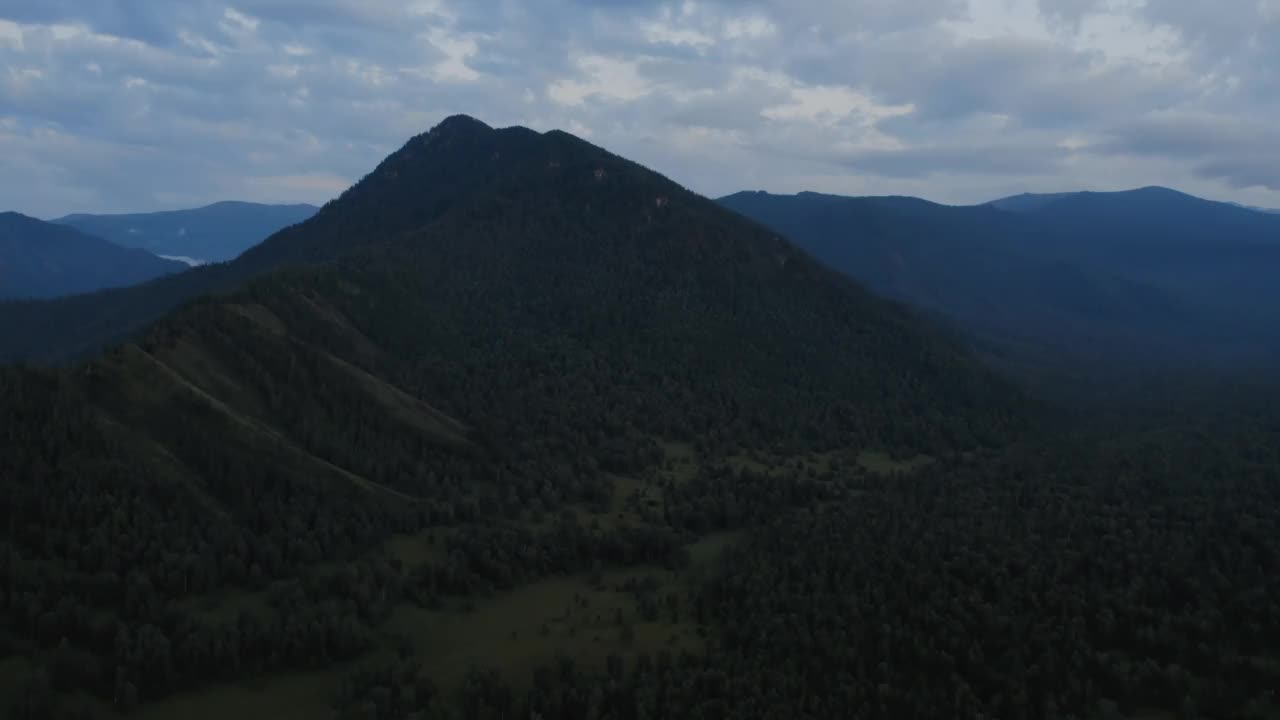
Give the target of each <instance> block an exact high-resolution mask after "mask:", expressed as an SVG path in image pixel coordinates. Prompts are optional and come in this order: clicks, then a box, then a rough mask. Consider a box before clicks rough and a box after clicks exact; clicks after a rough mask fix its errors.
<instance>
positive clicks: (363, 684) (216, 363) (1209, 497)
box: [0, 116, 1280, 720]
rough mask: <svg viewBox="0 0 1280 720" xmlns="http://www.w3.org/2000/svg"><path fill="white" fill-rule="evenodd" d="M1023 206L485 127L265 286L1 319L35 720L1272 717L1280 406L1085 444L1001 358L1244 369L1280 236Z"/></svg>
mask: <svg viewBox="0 0 1280 720" xmlns="http://www.w3.org/2000/svg"><path fill="white" fill-rule="evenodd" d="M1015 205H1018V209H1017V210H1016V211H1013V210H1009V209H1001V208H999V207H996V206H991V205H987V206H978V207H967V208H950V207H945V206H940V205H935V204H932V203H927V202H924V201H921V200H917V199H913V198H840V197H833V196H824V195H814V194H802V195H798V196H772V195H764V194H743V195H737V196H732V197H730V198H725V199H723V200H721V201H720V202H715V201H712V200H709V199H707V198H704V197H701V196H699V195H696V194H694V193H692V192H689V191H688V190H686V189H685V188H683V187H681V186H680V185H678V184H677V183H676V182H674V181H672V180H670V179H668V178H666V177H663V176H662V175H660V174H658V173H655V172H653V171H651V170H649V169H646V168H644V167H642V166H640V165H638V164H636V163H634V162H631V161H629V160H626V159H624V158H621V157H618V156H616V155H613V154H611V153H609V152H608V151H606V150H604V149H602V148H599V147H596V146H594V145H592V144H590V143H588V142H586V141H584V140H582V139H580V138H577V137H574V136H572V135H570V134H567V133H564V132H560V131H551V132H545V133H540V132H535V131H533V130H529V129H526V128H519V127H513V128H505V129H494V128H491V127H489V126H487V125H485V124H484V123H482V122H480V121H478V120H476V119H474V118H470V117H466V116H454V117H451V118H448V119H447V120H445V121H443V122H442V123H440V124H439V125H437V126H436V127H434V128H433V129H431V130H430V131H428V132H426V133H423V134H421V135H418V136H416V137H414V138H411V139H410V140H409V141H408V142H407V143H406V144H404V145H403V146H402V147H401V148H400V149H399V150H397V151H396V152H394V153H392V154H391V155H390V156H388V157H387V158H386V159H384V160H383V161H382V162H381V163H380V164H379V165H378V166H377V167H376V168H374V169H373V170H372V171H371V172H370V173H369V174H368V175H367V176H365V177H364V178H363V179H361V180H360V181H359V182H358V183H356V184H355V185H354V186H353V187H351V188H350V189H349V190H347V191H346V192H344V193H343V194H342V195H341V196H340V197H338V198H336V199H334V200H333V201H331V202H329V203H327V204H326V205H325V206H324V207H322V208H321V209H320V210H319V211H318V212H316V213H315V214H314V215H313V216H311V217H309V218H308V219H306V220H304V221H302V222H299V223H297V224H294V225H290V226H288V227H286V228H283V229H281V230H280V231H278V232H276V233H274V234H273V235H271V236H270V237H269V238H267V239H266V240H265V241H263V242H262V243H260V244H258V245H256V246H254V247H251V248H249V249H248V250H246V251H244V252H243V253H241V254H240V255H238V256H237V257H236V258H234V259H232V260H229V261H227V262H223V263H216V264H211V265H205V266H201V267H196V268H192V269H190V270H188V271H186V272H182V273H178V274H174V275H169V276H165V277H162V278H158V279H155V280H152V281H149V282H146V283H143V284H140V285H136V286H133V287H129V288H124V289H119V290H104V291H101V292H98V293H94V294H91V295H85V296H77V297H71V298H61V299H57V300H52V301H45V302H37V301H24V302H11V303H5V304H0V338H3V339H4V345H3V346H0V349H2V350H3V351H4V352H5V353H6V354H8V355H9V356H10V357H16V358H21V359H24V360H27V361H28V362H23V363H20V364H15V365H12V366H0V518H4V521H3V522H0V548H2V549H3V552H0V576H3V577H4V578H5V581H6V582H5V584H4V586H3V592H0V609H3V612H0V702H2V703H4V705H2V706H0V707H4V710H5V711H6V712H8V713H9V715H10V716H13V717H22V718H46V717H76V718H81V717H102V716H117V715H120V714H123V715H125V716H129V715H130V714H132V713H135V712H137V713H138V716H141V717H199V716H207V717H225V716H227V715H235V716H238V717H245V718H253V717H273V718H274V717H279V716H280V713H281V708H286V712H287V713H288V714H291V715H295V716H298V717H341V718H348V717H364V718H385V719H388V720H407V719H408V718H423V717H475V718H501V717H546V718H552V717H555V718H569V719H572V720H587V719H588V718H604V717H614V718H639V717H650V718H660V717H689V718H694V719H698V720H712V719H713V718H724V717H743V718H747V717H751V718H754V717H768V718H782V717H788V718H789V717H806V718H828V717H841V716H845V715H848V714H849V712H850V710H851V708H858V709H861V710H864V711H865V713H864V714H865V715H866V716H867V717H871V718H885V719H888V718H895V719H896V718H935V717H966V718H967V717H1009V718H1015V717H1041V716H1043V717H1052V718H1057V717H1139V716H1143V714H1144V713H1151V712H1160V713H1164V712H1166V711H1172V710H1175V709H1176V710H1177V711H1178V712H1180V713H1181V716H1183V717H1200V716H1204V715H1205V713H1203V712H1201V711H1200V709H1201V708H1212V709H1214V710H1215V711H1219V710H1220V711H1221V712H1220V713H1219V715H1220V716H1222V717H1250V718H1253V717H1257V718H1263V717H1269V716H1270V714H1271V710H1272V709H1273V708H1274V703H1273V701H1274V695H1273V694H1272V692H1273V690H1274V688H1275V687H1277V686H1278V685H1280V667H1277V666H1276V664H1275V663H1274V662H1272V661H1271V657H1270V655H1269V654H1268V653H1270V651H1271V650H1272V649H1273V647H1274V642H1273V640H1275V638H1276V637H1280V636H1277V635H1276V633H1275V630H1276V628H1277V627H1280V623H1277V615H1276V606H1275V603H1274V601H1273V599H1274V598H1275V597H1276V596H1277V594H1278V593H1280V574H1277V573H1274V572H1272V570H1274V566H1275V560H1276V557H1278V556H1280V532H1278V529H1280V524H1278V523H1277V515H1276V511H1275V508H1280V483H1277V482H1275V477H1276V475H1275V472H1276V468H1280V441H1277V440H1276V435H1277V433H1278V432H1280V430H1278V428H1280V424H1275V423H1274V415H1273V414H1270V415H1269V414H1268V413H1273V412H1274V403H1271V402H1269V397H1270V396H1268V395H1267V394H1266V393H1253V392H1251V390H1252V389H1249V388H1246V392H1249V394H1250V396H1251V398H1250V400H1249V402H1246V403H1241V406H1240V407H1241V411H1240V413H1239V415H1243V416H1247V417H1246V420H1247V423H1246V424H1244V426H1243V428H1242V429H1237V428H1236V426H1235V425H1234V423H1235V422H1236V421H1235V419H1232V421H1231V423H1227V422H1219V420H1220V417H1221V416H1217V415H1208V414H1207V415H1205V416H1204V417H1200V418H1197V423H1199V424H1198V425H1195V426H1191V427H1190V428H1182V427H1178V428H1169V427H1163V426H1162V427H1157V428H1155V429H1154V430H1151V431H1146V430H1143V431H1142V432H1138V433H1136V434H1135V435H1132V436H1125V435H1117V434H1110V433H1105V432H1101V431H1099V430H1098V429H1096V428H1091V429H1090V431H1089V432H1085V431H1081V430H1079V429H1075V428H1067V429H1066V430H1064V423H1063V419H1062V418H1060V417H1059V416H1058V415H1057V414H1056V413H1046V412H1045V410H1046V408H1045V407H1044V406H1043V405H1042V404H1041V403H1039V402H1036V401H1032V400H1029V399H1028V397H1027V396H1026V395H1025V394H1024V393H1023V392H1022V391H1020V390H1019V389H1018V388H1017V387H1016V386H1015V385H1014V384H1013V383H1012V382H1010V381H1009V380H1008V379H1006V378H1005V377H1004V376H1002V375H1001V374H1000V373H997V372H996V371H993V370H992V369H991V368H990V367H989V366H988V365H987V364H984V363H983V362H980V361H979V358H977V357H975V355H974V353H973V352H971V351H970V349H969V347H968V345H970V344H977V345H978V346H979V347H981V348H983V352H984V353H986V354H987V356H988V360H992V359H995V360H997V361H1000V362H1004V363H1005V364H1012V363H1013V361H1014V360H1016V361H1018V362H1029V363H1034V362H1045V361H1047V359H1051V358H1052V354H1053V353H1055V352H1070V353H1073V355H1074V356H1075V357H1079V358H1082V359H1086V360H1098V361H1099V362H1101V361H1102V358H1109V359H1108V360H1107V361H1108V362H1110V361H1113V360H1114V358H1115V357H1118V356H1123V357H1124V358H1125V359H1126V361H1129V362H1134V363H1137V362H1140V361H1142V360H1143V359H1144V358H1143V353H1144V352H1145V353H1150V352H1152V349H1153V348H1159V349H1160V351H1161V352H1168V353H1170V354H1174V353H1178V354H1181V353H1191V352H1194V351H1195V350H1196V348H1197V347H1198V343H1200V342H1204V341H1212V340H1214V339H1215V338H1216V337H1217V336H1216V335H1215V333H1218V334H1220V335H1221V336H1222V338H1225V339H1232V338H1234V339H1239V338H1238V337H1237V336H1235V335H1234V334H1233V333H1235V332H1236V330H1237V329H1236V328H1232V327H1230V326H1221V325H1215V323H1217V322H1220V321H1223V319H1224V317H1226V316H1224V315H1219V314H1218V313H1227V314H1230V312H1231V311H1232V310H1233V308H1238V307H1240V306H1242V305H1245V304H1247V303H1248V302H1249V301H1250V300H1252V299H1261V298H1263V297H1265V296H1264V295H1263V294H1262V291H1263V288H1261V286H1258V287H1257V288H1255V287H1253V286H1250V285H1249V284H1248V283H1246V282H1241V283H1240V287H1239V288H1236V287H1234V286H1233V287H1232V288H1231V290H1232V293H1229V294H1228V296H1227V297H1225V298H1223V299H1222V302H1221V303H1220V304H1209V305H1206V304H1205V302H1204V300H1205V297H1207V295H1206V294H1204V293H1205V291H1206V288H1207V287H1209V285H1210V280H1209V278H1211V277H1217V276H1216V275H1215V273H1217V274H1221V273H1225V272H1228V271H1230V272H1231V273H1238V272H1241V271H1240V267H1239V266H1238V265H1232V264H1227V265H1225V266H1223V265H1216V264H1214V262H1212V258H1211V257H1210V256H1212V255H1213V252H1212V251H1216V252H1218V253H1220V254H1222V255H1224V256H1231V255H1233V254H1238V255H1239V257H1240V258H1241V260H1242V261H1244V260H1248V261H1249V262H1261V261H1263V260H1265V259H1266V258H1267V257H1268V256H1267V255H1266V251H1267V250H1268V249H1269V248H1270V245H1269V244H1268V241H1267V238H1268V237H1269V236H1268V235H1267V232H1268V230H1267V228H1269V227H1270V226H1269V225H1266V224H1265V223H1263V222H1262V221H1259V220H1257V218H1264V219H1266V220H1267V221H1269V220H1270V218H1269V216H1266V215H1262V214H1257V213H1252V215H1254V216H1256V217H1254V218H1244V217H1243V216H1240V215H1236V214H1232V213H1227V212H1225V211H1223V210H1222V209H1221V208H1218V207H1216V206H1214V207H1207V206H1204V205H1202V204H1200V201H1195V200H1194V199H1187V198H1186V197H1185V196H1180V195H1177V194H1172V193H1170V192H1169V191H1157V190H1144V191H1138V192H1137V193H1136V194H1134V195H1131V196H1124V197H1117V196H1092V195H1089V196H1064V197H1059V198H1055V199H1052V200H1049V201H1045V202H1030V203H1028V202H1024V201H1020V202H1018V203H1015ZM1132 207H1136V208H1138V211H1128V210H1126V208H1132ZM731 208H732V209H731ZM738 211H740V212H738ZM1238 212H1247V211H1243V210H1239V211H1238ZM742 213H746V214H748V215H750V216H751V217H744V215H743V214H742ZM1206 217H1208V218H1212V219H1213V220H1214V222H1216V223H1218V224H1219V226H1221V227H1223V228H1226V229H1229V230H1230V231H1231V233H1232V235H1231V236H1230V237H1226V236H1223V235H1222V234H1221V233H1213V232H1203V231H1201V230H1197V229H1194V228H1191V229H1188V228H1187V227H1185V226H1186V225H1188V224H1190V223H1191V222H1192V220H1195V219H1197V218H1199V219H1203V218H1206ZM752 218H754V219H752ZM1259 223H1262V224H1259ZM1102 224H1110V225H1114V228H1108V227H1103V226H1102ZM62 230H64V231H66V232H73V231H72V230H70V229H68V228H62ZM788 236H789V237H790V238H791V239H788ZM792 240H794V241H795V242H793V241H792ZM1166 249H1167V250H1168V251H1169V255H1170V256H1171V258H1170V259H1165V258H1164V257H1163V256H1161V258H1160V260H1161V262H1156V261H1153V260H1151V259H1150V258H1149V257H1148V256H1149V255H1150V254H1152V253H1156V254H1159V253H1160V251H1162V250H1166ZM138 252H141V251H138ZM1201 261H1202V262H1203V264H1204V267H1203V268H1202V267H1200V266H1198V265H1196V263H1197V262H1201ZM824 262H825V263H829V264H830V267H828V265H826V264H824ZM1224 268H1225V269H1224ZM1112 270H1115V271H1114V272H1112ZM851 276H852V277H851ZM1231 277H1232V278H1236V277H1237V276H1236V275H1232V276H1231ZM1240 277H1242V278H1244V277H1252V276H1245V275H1241V276H1240ZM855 278H865V279H866V280H865V284H864V282H861V281H859V280H858V279H855ZM868 285H869V286H871V288H872V289H874V290H877V291H879V292H881V293H884V294H887V295H891V296H893V297H894V298H897V299H885V298H883V297H881V296H879V295H877V294H876V293H874V292H872V291H871V290H869V289H867V286H868ZM1237 290H1239V291H1241V292H1242V293H1245V294H1246V297H1245V298H1241V297H1238V296H1237V294H1236V291H1237ZM1246 291H1247V292H1257V293H1259V294H1258V295H1257V296H1256V297H1255V296H1251V295H1247V292H1246ZM902 300H908V301H910V302H913V303H915V305H916V307H914V308H912V307H908V306H907V304H906V303H904V302H902ZM1115 314H1119V318H1118V319H1117V318H1115V317H1112V316H1113V315H1115ZM1201 314H1206V315H1207V316H1206V317H1202V316H1201ZM1263 314H1265V313H1263ZM935 321H942V322H943V323H946V324H948V325H950V327H949V328H948V327H942V326H940V325H939V324H938V322H935ZM1246 321H1247V322H1255V321H1257V319H1255V318H1246ZM1122 322H1125V323H1132V325H1131V326H1130V328H1129V329H1130V330H1131V331H1133V330H1137V331H1138V332H1137V333H1136V334H1137V335H1138V337H1137V338H1136V339H1134V338H1126V337H1124V336H1123V333H1122V330H1123V328H1122V327H1121V326H1120V324H1121V323H1122ZM1037 323H1045V324H1047V325H1049V326H1050V327H1038V325H1037ZM1225 339H1224V340H1222V341H1223V342H1225V341H1226V340H1225ZM1076 344H1078V345H1081V346H1082V347H1074V345H1076ZM1110 345H1114V348H1109V347H1108V346H1110ZM1028 348H1034V349H1035V350H1034V352H1028ZM1116 348H1119V349H1116ZM1244 349H1247V350H1250V351H1254V350H1256V348H1254V347H1253V346H1251V345H1248V346H1246V347H1245V348H1244ZM1001 353H1003V354H1001ZM1179 356H1181V355H1179ZM32 359H35V360H56V361H58V362H57V363H53V365H54V366H52V367H50V366H48V365H49V364H50V363H40V362H29V361H30V360H32ZM1002 359H1003V360H1002ZM1057 362H1062V361H1061V360H1060V359H1059V360H1057ZM1255 412H1257V415H1256V416H1255V415H1254V413H1255ZM1206 426H1210V431H1211V432H1210V431H1202V430H1201V428H1204V427H1206ZM1223 598H1230V610H1231V612H1230V613H1226V612H1222V611H1221V607H1222V606H1223V603H1224V602H1227V601H1226V600H1224V599H1223ZM1063 677H1067V678H1069V680H1063V679H1062V678H1063Z"/></svg>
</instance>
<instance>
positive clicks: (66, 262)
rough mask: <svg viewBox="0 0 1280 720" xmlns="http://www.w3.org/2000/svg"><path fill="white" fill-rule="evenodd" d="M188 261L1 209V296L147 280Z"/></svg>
mask: <svg viewBox="0 0 1280 720" xmlns="http://www.w3.org/2000/svg"><path fill="white" fill-rule="evenodd" d="M186 267H187V266H186V265H185V264H183V263H180V262H175V261H172V260H165V259H163V258H159V257H157V256H155V255H153V254H151V253H149V252H147V251H145V250H139V249H136V248H125V247H120V246H119V245H115V244H113V243H110V242H108V241H106V240H103V239H102V238H99V237H94V236H92V235H89V234H86V233H83V232H81V231H79V230H76V229H74V228H70V227H65V226H63V225H58V224H54V223H48V222H44V221H43V220H37V219H36V218H33V217H28V216H26V215H22V214H21V213H16V212H4V213H0V299H2V300H17V299H42V298H55V297H60V296H64V295H76V294H80V293H89V292H93V291H96V290H101V289H105V288H117V287H124V286H128V285H135V284H138V283H142V282H146V281H148V280H152V279H155V278H158V277H161V276H164V275H169V274H172V273H177V272H181V271H182V270H185V269H186Z"/></svg>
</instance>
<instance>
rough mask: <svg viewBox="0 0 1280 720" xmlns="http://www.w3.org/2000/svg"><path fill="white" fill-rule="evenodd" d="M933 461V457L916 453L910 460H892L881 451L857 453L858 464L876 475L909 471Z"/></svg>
mask: <svg viewBox="0 0 1280 720" xmlns="http://www.w3.org/2000/svg"><path fill="white" fill-rule="evenodd" d="M933 461H934V460H933V458H931V457H929V456H927V455H917V456H916V457H914V458H911V459H910V460H894V459H893V458H891V457H889V455H888V454H887V453H882V452H870V451H868V452H864V453H862V454H860V455H858V464H859V465H861V466H862V467H863V468H864V469H866V470H867V471H868V472H873V473H875V474H877V475H894V474H898V473H911V472H915V471H916V470H919V469H920V468H923V467H925V466H926V465H930V464H932V463H933Z"/></svg>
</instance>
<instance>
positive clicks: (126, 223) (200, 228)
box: [53, 201, 319, 265]
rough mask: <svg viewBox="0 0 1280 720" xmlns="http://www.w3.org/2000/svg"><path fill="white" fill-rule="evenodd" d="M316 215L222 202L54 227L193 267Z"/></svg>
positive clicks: (85, 217) (84, 218)
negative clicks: (147, 251) (94, 236)
mask: <svg viewBox="0 0 1280 720" xmlns="http://www.w3.org/2000/svg"><path fill="white" fill-rule="evenodd" d="M317 210H319V208H317V207H316V206H314V205H305V204H298V205H264V204H261V203H251V202H239V201H224V202H218V203H214V204H212V205H206V206H204V207H199V208H192V209H189V210H168V211H163V212H153V213H131V214H121V215H93V214H84V213H78V214H74V215H67V216H65V217H61V218H58V219H56V220H54V221H53V222H56V223H60V224H63V225H69V226H71V227H75V228H77V229H80V230H83V231H84V232H87V233H90V234H94V235H98V236H99V237H102V238H105V239H107V240H110V241H111V242H114V243H116V244H118V245H123V246H125V247H139V248H143V249H146V250H149V251H151V252H152V253H155V254H156V255H162V256H167V257H171V258H177V259H181V260H183V261H184V262H187V264H189V265H194V264H199V263H203V262H223V261H226V260H230V259H232V258H234V257H236V256H237V255H239V254H240V253H242V252H244V251H245V250H248V249H249V248H251V247H253V246H254V245H257V244H258V243H260V242H262V241H263V240H265V239H266V238H268V237H270V236H271V235H272V234H273V233H275V232H277V231H279V230H281V229H282V228H285V227H288V226H290V225H294V224H297V223H300V222H302V221H303V220H306V219H307V218H309V217H311V216H312V215H314V214H315V213H316V211H317Z"/></svg>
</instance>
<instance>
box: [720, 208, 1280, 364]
mask: <svg viewBox="0 0 1280 720" xmlns="http://www.w3.org/2000/svg"><path fill="white" fill-rule="evenodd" d="M721 202H722V203H723V204H724V205H726V206H727V207H730V208H732V209H734V210H737V211H739V212H742V213H743V214H745V215H747V216H748V217H752V218H753V219H756V220H758V221H760V222H763V223H765V224H766V225H769V226H771V227H773V228H775V229H776V230H778V231H779V232H782V233H784V234H786V235H787V236H788V237H790V238H791V239H792V240H794V241H795V242H797V243H799V244H800V245H801V246H802V247H805V248H806V249H807V250H809V251H810V252H813V253H814V254H815V256H817V257H818V258H819V259H822V260H823V261H825V262H827V263H829V264H831V265H832V266H833V267H836V268H839V269H841V270H843V271H844V272H846V273H849V274H850V275H851V276H853V277H855V278H857V279H858V280H860V281H862V282H865V283H867V284H868V285H869V286H870V287H871V288H873V289H875V290H877V291H878V292H881V293H884V294H886V295H888V296H890V297H895V298H898V299H900V300H903V301H906V302H908V303H910V304H913V305H915V306H917V307H919V308H921V309H923V310H925V311H926V312H929V313H933V314H936V315H938V316H940V317H943V318H946V319H948V320H949V321H950V322H952V323H954V324H955V325H957V326H958V327H960V328H961V329H963V330H964V331H966V332H967V333H968V334H969V335H970V337H971V338H973V339H974V340H975V342H976V343H977V344H978V345H979V347H981V348H982V349H983V351H984V352H985V353H986V354H988V356H989V357H992V358H995V359H998V360H999V361H1000V362H1001V363H1006V364H1013V365H1015V366H1017V365H1025V364H1028V363H1030V364H1032V365H1045V364H1050V365H1054V366H1058V367H1062V366H1068V365H1070V366H1075V367H1079V366H1080V363H1088V364H1090V365H1094V366H1097V365H1112V366H1115V365H1124V366H1139V367H1147V368H1150V367H1175V366H1185V365H1187V364H1188V363H1192V364H1195V363H1202V362H1210V363H1215V364H1222V363H1227V364H1234V363H1260V362H1263V361H1264V360H1265V359H1266V358H1270V357H1272V355H1273V353H1274V352H1275V351H1276V350H1277V347H1280V343H1278V342H1277V338H1278V336H1280V333H1278V332H1277V327H1280V285H1277V284H1276V283H1275V282H1274V280H1273V277H1274V276H1273V273H1274V268H1277V267H1280V216H1275V215H1268V214H1262V213H1258V212H1255V211H1252V210H1246V209H1242V208H1239V207H1236V206H1233V205H1230V204H1227V203H1218V202H1212V201H1207V200H1202V199H1200V198H1196V197H1192V196H1190V195H1186V194H1183V193H1179V192H1176V191H1173V190H1168V189H1164V188H1142V189H1138V190H1133V191H1128V192H1117V193H1061V194H1052V195H1019V196H1014V197H1011V198H1005V199H1002V200H997V201H994V202H992V203H988V204H986V205H980V206H973V207H949V206H943V205H936V204H933V203H929V202H926V201H923V200H917V199H914V198H846V197H838V196H828V195H817V194H812V193H802V194H799V195H795V196H778V195H769V194H764V193H739V194H736V195H732V196H729V197H726V198H723V199H722V200H721Z"/></svg>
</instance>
